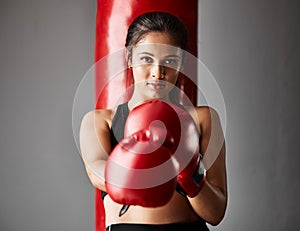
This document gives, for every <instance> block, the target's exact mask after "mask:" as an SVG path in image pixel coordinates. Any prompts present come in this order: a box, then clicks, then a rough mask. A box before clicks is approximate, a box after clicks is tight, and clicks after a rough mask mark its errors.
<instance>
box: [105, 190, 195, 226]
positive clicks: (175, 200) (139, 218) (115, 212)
mask: <svg viewBox="0 0 300 231" xmlns="http://www.w3.org/2000/svg"><path fill="white" fill-rule="evenodd" d="M104 207H105V211H106V225H107V226H108V225H111V224H117V223H141V224H168V223H178V222H192V221H196V220H198V219H199V217H198V216H197V215H196V213H195V212H194V211H193V209H192V207H191V205H190V204H189V202H188V200H187V199H186V198H184V197H183V196H182V195H180V194H178V193H174V195H173V197H172V198H171V200H170V201H169V202H168V203H167V204H166V205H164V206H162V207H158V208H145V207H141V206H130V207H129V209H128V210H127V212H126V213H125V214H124V215H123V216H121V217H119V212H120V209H121V208H122V205H120V204H118V203H115V202H114V201H113V200H112V199H111V198H110V197H109V195H106V196H105V198H104Z"/></svg>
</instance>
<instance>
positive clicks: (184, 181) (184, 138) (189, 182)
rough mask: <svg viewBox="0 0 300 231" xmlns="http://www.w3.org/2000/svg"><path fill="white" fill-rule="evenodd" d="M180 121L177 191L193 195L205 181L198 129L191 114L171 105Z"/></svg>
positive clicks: (176, 155)
mask: <svg viewBox="0 0 300 231" xmlns="http://www.w3.org/2000/svg"><path fill="white" fill-rule="evenodd" d="M173 108H174V109H175V110H176V112H177V115H178V117H179V118H180V123H181V139H180V143H179V146H178V148H177V151H176V153H175V154H174V156H175V158H176V160H177V161H178V162H179V164H180V173H179V175H178V178H177V181H178V185H177V188H176V189H177V191H178V192H179V193H181V194H182V195H184V196H186V195H187V196H189V197H195V196H196V195H197V194H198V192H199V191H200V190H201V189H202V187H203V185H204V182H205V169H204V165H203V162H202V155H201V154H199V152H200V145H199V131H198V129H197V126H196V124H195V122H194V119H193V118H192V117H191V115H190V114H189V113H188V112H187V111H185V110H184V109H183V108H180V107H177V106H173Z"/></svg>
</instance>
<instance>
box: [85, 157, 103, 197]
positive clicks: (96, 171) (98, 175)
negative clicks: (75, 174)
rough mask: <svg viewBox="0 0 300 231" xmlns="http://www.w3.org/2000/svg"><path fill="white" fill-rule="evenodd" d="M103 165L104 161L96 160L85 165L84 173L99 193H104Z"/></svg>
mask: <svg viewBox="0 0 300 231" xmlns="http://www.w3.org/2000/svg"><path fill="white" fill-rule="evenodd" d="M105 163H106V161H105V160H97V161H94V162H92V163H86V164H85V168H86V172H87V175H88V177H89V179H90V181H91V183H92V185H93V186H94V187H95V188H98V189H100V190H101V191H106V189H105V179H104V169H105Z"/></svg>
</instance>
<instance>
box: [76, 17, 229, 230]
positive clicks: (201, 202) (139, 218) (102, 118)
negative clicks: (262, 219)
mask: <svg viewBox="0 0 300 231" xmlns="http://www.w3.org/2000/svg"><path fill="white" fill-rule="evenodd" d="M186 45H187V32H186V28H185V26H184V25H183V24H182V22H181V21H180V20H179V19H178V18H176V17H174V16H172V15H170V14H167V13H161V12H152V13H146V14H143V15H141V16H139V17H138V18H137V19H135V21H134V22H133V23H132V24H131V26H130V27H129V29H128V34H127V38H126V48H127V49H126V57H127V62H128V67H129V68H131V69H132V73H133V79H134V90H133V95H132V97H131V99H130V100H129V101H128V102H127V103H125V104H122V105H120V106H119V107H118V109H117V110H112V109H107V110H95V111H92V112H89V113H87V115H86V116H85V117H84V118H83V121H82V125H81V131H80V146H81V151H82V155H83V159H84V162H85V166H86V170H87V174H88V176H89V178H90V180H91V182H92V184H93V185H94V186H95V187H97V188H99V189H100V190H102V191H103V192H106V187H105V179H104V177H103V176H104V170H105V165H106V161H107V158H108V154H109V153H111V151H112V150H113V148H114V147H115V146H116V145H117V140H120V139H122V135H123V134H124V124H125V121H126V118H127V116H128V114H129V113H130V111H131V110H132V109H133V108H134V107H136V106H137V105H140V104H142V103H144V102H146V101H148V100H151V99H161V100H165V101H170V102H174V101H176V100H174V97H173V96H172V89H173V88H174V87H176V82H177V78H178V74H179V72H180V70H181V67H182V63H183V62H184V57H183V52H182V50H184V49H185V48H186ZM175 103H176V102H175ZM154 110H155V109H154ZM192 111H193V113H192V114H191V115H192V117H193V118H194V119H195V122H196V123H197V125H198V127H199V130H200V132H199V133H200V134H201V136H200V143H199V145H200V153H202V155H203V156H206V155H212V156H217V157H216V158H215V160H214V162H213V164H212V165H211V166H210V167H209V169H207V171H206V180H205V181H204V185H203V187H202V188H201V190H200V191H199V192H198V193H197V195H195V196H193V197H189V196H183V195H182V194H180V193H179V192H177V191H176V190H174V193H173V196H172V197H171V199H170V200H169V202H168V203H167V204H165V205H163V206H160V207H155V208H149V207H142V206H130V208H129V209H128V210H127V211H126V212H125V213H124V214H123V215H122V216H119V212H120V210H121V209H122V208H123V207H124V206H123V205H122V204H119V203H116V202H115V201H113V200H112V199H111V197H110V196H109V195H108V194H106V193H104V194H103V197H104V206H105V211H106V225H107V230H141V231H142V230H168V231H169V230H182V229H187V230H208V228H207V226H206V223H209V224H211V225H217V224H219V223H220V222H221V220H222V219H223V217H224V214H225V210H226V204H227V183H226V166H225V143H224V137H223V133H222V129H221V125H220V122H219V118H218V115H217V113H216V112H215V111H214V110H213V109H211V108H209V107H206V106H205V107H195V108H193V110H192ZM112 131H113V132H112ZM116 138H117V139H116ZM214 144H216V145H215V146H216V147H221V148H215V149H214V148H210V149H209V151H208V150H207V147H208V145H214ZM213 152H216V153H213ZM95 169H96V171H95ZM99 176H100V177H99ZM101 176H102V177H101Z"/></svg>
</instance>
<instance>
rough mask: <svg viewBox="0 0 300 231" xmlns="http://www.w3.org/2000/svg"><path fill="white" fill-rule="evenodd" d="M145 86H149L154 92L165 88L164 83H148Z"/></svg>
mask: <svg viewBox="0 0 300 231" xmlns="http://www.w3.org/2000/svg"><path fill="white" fill-rule="evenodd" d="M147 86H149V87H150V88H152V89H154V90H160V89H163V88H165V86H166V85H165V84H164V83H153V82H148V83H147Z"/></svg>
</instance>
